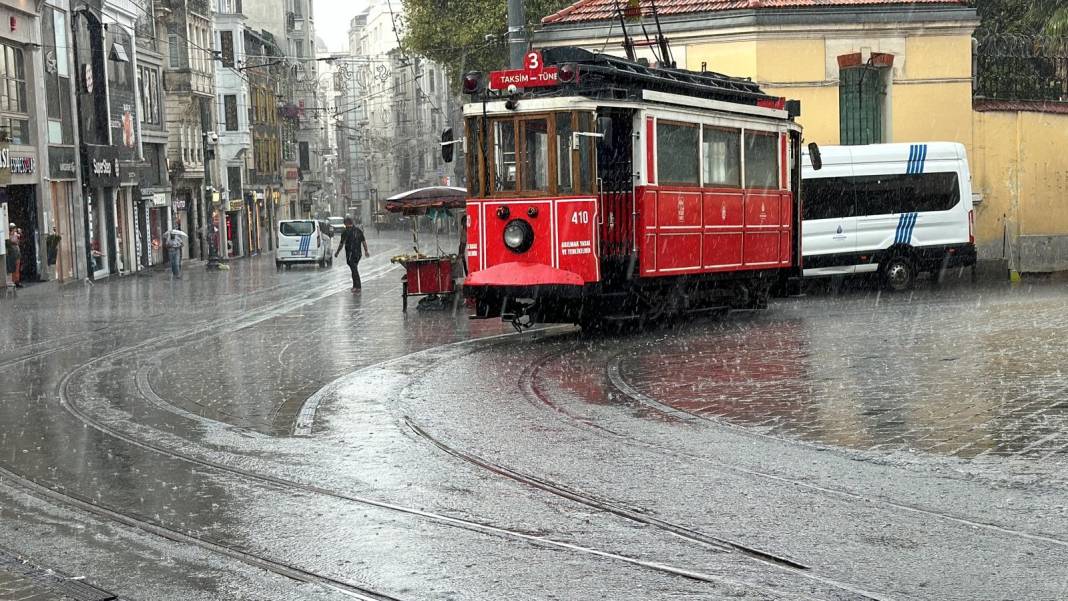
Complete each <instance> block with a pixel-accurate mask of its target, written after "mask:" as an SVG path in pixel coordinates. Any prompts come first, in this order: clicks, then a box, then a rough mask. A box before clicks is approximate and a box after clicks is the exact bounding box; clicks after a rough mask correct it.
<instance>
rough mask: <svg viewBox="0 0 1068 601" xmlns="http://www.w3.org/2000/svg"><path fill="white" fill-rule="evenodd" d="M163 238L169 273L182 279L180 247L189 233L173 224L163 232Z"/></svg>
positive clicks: (175, 277) (187, 238)
mask: <svg viewBox="0 0 1068 601" xmlns="http://www.w3.org/2000/svg"><path fill="white" fill-rule="evenodd" d="M163 239H164V240H165V241H166V243H167V256H168V257H169V259H170V262H171V275H172V276H173V277H174V279H176V280H180V279H182V247H184V246H185V243H186V241H187V240H189V234H186V233H185V232H183V231H182V230H180V229H178V226H177V225H176V226H174V227H172V228H171V229H169V230H167V231H166V232H164V233H163Z"/></svg>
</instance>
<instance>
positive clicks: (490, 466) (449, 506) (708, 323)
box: [0, 235, 1068, 601]
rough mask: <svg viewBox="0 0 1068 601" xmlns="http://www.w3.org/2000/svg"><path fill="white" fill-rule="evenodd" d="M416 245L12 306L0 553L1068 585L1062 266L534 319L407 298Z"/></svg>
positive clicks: (574, 578)
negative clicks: (652, 312)
mask: <svg viewBox="0 0 1068 601" xmlns="http://www.w3.org/2000/svg"><path fill="white" fill-rule="evenodd" d="M404 244H405V238H404V237H402V236H390V235H385V236H382V237H379V238H373V239H372V241H371V250H372V253H373V256H372V258H371V259H370V260H368V261H365V262H364V263H363V264H362V265H361V267H363V270H362V271H363V272H364V274H365V287H364V292H363V294H362V295H353V294H351V293H350V292H349V291H348V290H347V286H346V283H345V281H346V279H347V273H346V270H345V269H344V268H343V266H340V265H339V267H337V268H335V269H332V270H315V269H294V270H291V271H283V272H276V271H275V270H274V267H273V263H272V262H271V261H270V259H269V257H261V258H253V259H250V260H244V261H237V262H235V263H234V264H233V270H232V271H229V272H220V273H214V272H205V271H203V270H202V267H201V268H199V269H196V268H194V269H190V270H188V272H187V274H186V278H184V279H183V280H181V281H178V282H172V281H171V280H170V279H169V277H167V275H166V274H163V273H155V274H152V275H149V276H136V277H130V278H124V279H119V280H116V281H112V282H106V283H101V284H98V285H96V286H94V287H91V288H82V287H80V286H74V287H67V288H61V289H58V290H55V289H51V290H50V289H47V288H43V287H37V288H36V289H35V288H29V289H27V290H26V291H25V292H24V293H22V294H20V295H19V296H18V297H17V298H15V299H4V300H2V301H0V312H2V317H3V319H0V374H2V379H0V424H3V426H2V428H0V549H7V550H8V551H9V552H11V553H17V554H18V555H19V556H20V557H24V558H26V559H28V560H30V561H32V562H33V563H34V564H35V565H40V566H44V567H46V568H54V569H55V570H57V572H59V573H61V574H68V575H71V576H84V577H85V578H86V579H87V580H88V581H91V582H92V583H93V584H94V585H96V586H99V587H100V588H101V589H106V590H108V591H112V592H114V593H116V594H118V595H119V596H120V597H121V598H123V599H153V600H156V599H164V600H167V599H175V600H178V599H182V600H184V599H323V598H334V597H337V598H352V597H353V596H355V597H357V598H373V599H403V600H406V601H407V600H413V599H504V598H528V599H549V598H556V599H593V598H605V599H633V598H641V599H660V598H662V599H719V598H726V597H730V598H747V599H779V598H783V599H795V598H802V599H962V600H964V599H968V600H971V599H992V600H993V599H1049V600H1055V599H1064V598H1068V570H1065V569H1064V566H1065V565H1068V475H1066V471H1065V464H1066V462H1068V461H1066V460H1068V423H1066V418H1065V416H1066V415H1068V409H1066V406H1068V398H1066V393H1065V391H1066V390H1068V388H1066V387H1068V374H1065V373H1064V365H1065V362H1064V361H1063V360H1062V357H1063V356H1064V350H1065V348H1064V347H1065V345H1068V342H1065V341H1066V340H1068V336H1066V335H1068V318H1066V317H1065V316H1066V315H1068V311H1066V309H1068V290H1066V288H1065V286H1064V285H1063V284H1062V283H1058V282H1048V283H1041V284H1031V285H1029V284H1025V285H1022V286H1016V287H1001V286H994V287H992V286H986V287H972V286H948V287H946V288H942V289H940V288H934V287H930V286H924V287H921V289H919V290H918V291H916V292H915V293H914V294H912V295H894V296H886V295H878V294H877V293H874V292H866V291H859V292H848V293H842V294H835V293H829V292H825V293H817V294H813V295H810V296H808V297H805V298H800V299H788V300H782V301H779V302H776V303H774V304H773V306H772V307H771V309H770V310H769V311H767V312H765V313H762V314H759V315H744V314H739V315H735V316H731V317H730V318H727V319H723V320H699V321H694V322H687V323H686V324H683V325H678V326H676V327H664V328H661V329H656V330H651V331H648V332H645V333H641V334H632V335H625V336H610V337H600V336H599V337H587V336H582V335H580V334H578V333H576V332H575V330H574V328H571V327H555V328H546V329H543V330H541V331H536V332H528V333H525V334H522V335H515V334H513V333H511V331H510V328H509V327H507V326H505V325H502V324H500V323H494V322H470V321H468V320H467V319H466V318H465V316H464V315H463V311H462V308H461V310H459V311H457V312H455V313H452V312H449V311H445V312H427V313H422V312H417V311H412V312H410V313H409V314H407V315H404V314H402V313H401V311H400V299H399V277H400V271H399V270H397V269H393V268H392V266H391V265H390V264H389V263H388V256H389V255H390V254H393V253H394V249H398V248H401V247H402V246H403V245H404ZM21 582H22V581H19V580H18V579H17V578H15V577H13V576H12V575H11V572H10V570H7V571H5V569H4V568H3V566H0V583H5V584H4V585H3V586H7V587H8V588H9V589H11V590H15V587H17V586H20V585H21ZM3 590H5V589H3V588H0V591H3ZM27 590H29V589H27ZM34 590H36V591H37V593H36V594H44V593H41V592H40V591H39V590H38V589H34ZM11 594H14V593H11ZM7 598H10V595H9V597H7ZM46 598H47V597H46ZM57 598H58V597H57ZM0 599H5V596H4V593H2V592H0Z"/></svg>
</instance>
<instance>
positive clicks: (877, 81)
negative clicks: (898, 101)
mask: <svg viewBox="0 0 1068 601" xmlns="http://www.w3.org/2000/svg"><path fill="white" fill-rule="evenodd" d="M893 63H894V57H893V55H890V54H880V53H876V54H872V55H871V57H870V58H869V59H868V60H867V61H862V60H861V55H860V53H856V54H848V55H844V56H840V57H838V66H839V69H840V70H839V78H838V80H839V83H838V111H839V135H840V138H841V143H842V144H881V143H883V142H886V141H887V136H886V130H887V129H889V128H888V125H889V124H888V123H887V122H886V115H887V107H886V102H887V94H886V93H887V87H888V85H889V81H890V75H891V67H892V66H893Z"/></svg>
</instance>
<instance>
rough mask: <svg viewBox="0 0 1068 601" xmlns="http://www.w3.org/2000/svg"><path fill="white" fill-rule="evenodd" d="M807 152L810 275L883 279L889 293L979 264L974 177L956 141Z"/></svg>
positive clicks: (804, 230) (804, 228) (805, 251)
mask: <svg viewBox="0 0 1068 601" xmlns="http://www.w3.org/2000/svg"><path fill="white" fill-rule="evenodd" d="M819 155H820V161H821V162H822V167H821V168H820V169H818V170H817V169H813V166H812V157H810V156H809V151H807V150H806V151H805V152H804V153H803V163H802V172H801V177H802V184H801V201H802V219H803V222H802V224H801V240H802V242H801V248H802V256H803V260H804V275H805V276H806V277H808V276H829V275H850V274H854V273H878V274H879V276H880V277H881V279H882V282H883V284H884V285H885V286H886V287H887V288H889V289H891V290H905V289H907V288H909V287H911V286H912V284H913V282H914V281H915V279H916V276H917V275H918V274H919V273H922V272H924V271H930V272H932V273H937V272H938V271H939V270H940V269H943V268H948V267H959V266H972V265H975V237H974V214H973V212H972V188H971V174H970V172H969V170H968V157H967V156H966V155H965V151H964V146H963V145H961V144H957V143H953V142H929V143H926V144H872V145H868V146H821V147H820V148H819Z"/></svg>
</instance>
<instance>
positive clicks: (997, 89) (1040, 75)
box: [974, 34, 1068, 101]
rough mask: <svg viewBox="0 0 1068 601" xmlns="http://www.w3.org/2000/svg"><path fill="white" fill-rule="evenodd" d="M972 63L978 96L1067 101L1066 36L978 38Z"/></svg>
mask: <svg viewBox="0 0 1068 601" xmlns="http://www.w3.org/2000/svg"><path fill="white" fill-rule="evenodd" d="M974 62H975V64H974V77H975V82H974V93H975V96H976V97H977V98H988V99H993V100H1053V101H1068V37H1049V36H1027V35H1015V34H1001V35H996V36H994V35H991V36H984V37H980V38H978V39H976V42H975V56H974Z"/></svg>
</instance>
